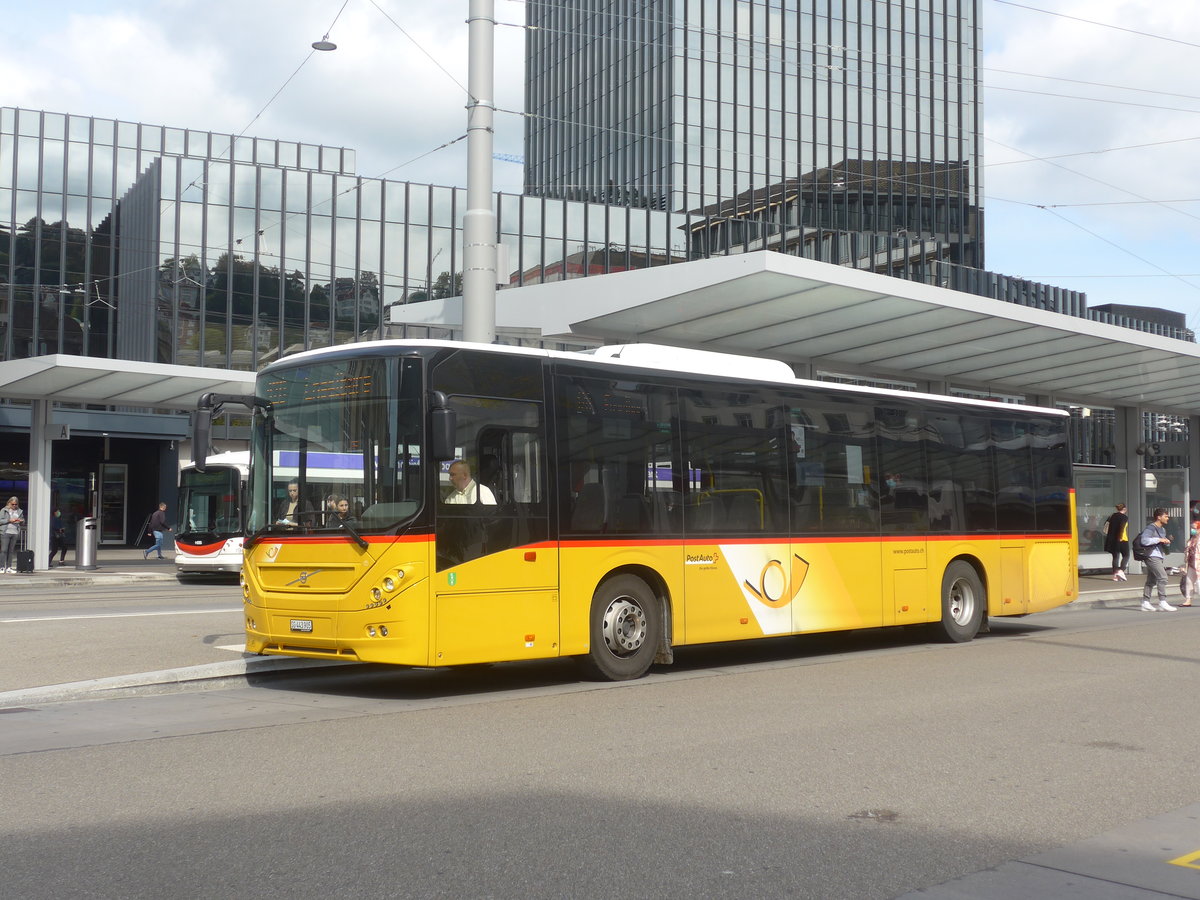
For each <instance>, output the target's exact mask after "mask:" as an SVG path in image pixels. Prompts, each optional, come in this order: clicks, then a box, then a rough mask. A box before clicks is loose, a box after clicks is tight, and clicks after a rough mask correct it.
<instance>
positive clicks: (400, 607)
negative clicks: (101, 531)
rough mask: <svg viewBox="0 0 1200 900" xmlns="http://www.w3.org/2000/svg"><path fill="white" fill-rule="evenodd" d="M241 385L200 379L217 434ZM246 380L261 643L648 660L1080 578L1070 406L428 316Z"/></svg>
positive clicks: (249, 544) (403, 654) (247, 574)
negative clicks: (414, 334) (509, 336)
mask: <svg viewBox="0 0 1200 900" xmlns="http://www.w3.org/2000/svg"><path fill="white" fill-rule="evenodd" d="M235 400H239V398H235V397H223V396H220V395H206V396H205V397H204V398H202V399H201V402H200V405H199V408H198V410H197V416H196V419H195V421H196V435H195V446H196V447H197V448H201V447H206V446H207V445H208V434H209V428H210V422H211V417H212V416H213V414H214V413H216V412H217V411H219V410H220V409H221V408H222V405H223V404H227V403H230V402H232V401H235ZM240 402H245V403H246V404H247V405H249V406H252V407H253V410H254V415H253V429H252V432H253V433H252V441H251V451H250V452H251V460H250V476H249V487H248V497H247V505H248V509H247V532H246V541H245V565H244V567H243V574H242V590H243V594H244V601H245V628H246V646H247V649H248V650H250V651H252V652H257V653H264V654H285V655H291V656H301V657H309V658H315V659H342V660H357V661H364V662H382V663H395V664H398V665H405V666H421V667H430V666H433V667H436V666H454V665H463V664H469V663H481V662H496V661H501V660H531V659H545V658H553V657H562V656H573V657H579V658H580V659H581V660H583V661H584V662H585V663H586V664H587V666H588V667H589V668H590V669H591V671H592V673H593V674H594V675H596V676H598V677H602V678H608V679H629V678H637V677H640V676H642V675H643V674H645V673H646V671H647V670H648V669H649V668H650V666H651V665H652V664H654V663H656V662H657V663H662V664H666V663H670V662H671V661H672V654H673V650H674V648H676V647H681V646H686V645H691V644H704V643H713V642H721V641H735V640H744V639H751V638H761V637H766V636H775V635H789V634H802V633H813V632H829V631H839V630H847V629H861V628H878V627H885V626H893V625H920V624H924V625H926V626H928V627H929V628H930V629H932V630H933V631H935V632H936V633H937V634H938V636H940V637H941V638H943V639H946V640H950V641H968V640H971V639H972V638H973V637H975V635H976V634H977V633H979V632H980V631H981V630H984V629H986V627H987V623H988V620H989V619H990V618H991V617H993V616H1020V615H1025V614H1028V613H1034V612H1038V611H1042V610H1047V609H1051V608H1053V607H1056V606H1059V605H1061V604H1064V603H1067V602H1069V601H1071V600H1074V599H1075V598H1076V596H1077V592H1078V576H1077V570H1076V541H1075V534H1074V522H1075V515H1074V502H1075V498H1074V492H1073V489H1072V486H1071V454H1070V451H1069V448H1068V446H1067V416H1066V415H1065V414H1064V413H1062V412H1060V411H1058V410H1053V409H1040V408H1035V407H1031V406H1019V405H1013V404H1001V403H992V402H986V401H976V400H965V399H955V398H949V397H944V396H933V395H927V394H919V393H910V392H904V391H889V390H878V389H869V388H863V387H854V386H847V385H839V384H831V383H826V382H815V381H802V380H797V379H796V378H794V377H793V373H792V371H791V369H790V368H789V367H788V366H787V365H786V364H784V363H781V362H777V361H773V360H762V359H754V358H744V357H737V356H729V355H724V354H716V353H710V352H706V351H689V350H681V349H677V348H667V347H658V346H653V345H645V344H629V345H622V346H618V347H603V348H599V349H597V350H594V351H591V352H588V353H569V352H554V351H547V350H536V349H529V348H519V347H503V346H494V345H493V346H488V345H476V344H469V343H459V342H450V341H416V340H413V341H404V342H399V341H396V342H393V341H377V342H369V343H362V344H354V345H349V346H342V347H334V348H329V349H324V350H313V351H308V352H304V353H300V354H297V355H294V356H290V357H287V358H285V359H283V360H280V361H279V362H277V363H274V364H272V365H270V366H268V367H267V368H265V369H264V370H263V371H262V372H261V373H260V375H259V377H258V381H257V388H256V393H255V395H254V397H253V399H251V400H246V399H245V398H241V400H240ZM197 455H199V450H197ZM197 465H198V466H203V460H201V459H199V458H198V459H197ZM331 472H332V473H334V474H333V475H332V476H331V474H330V473H331ZM289 484H290V485H291V489H292V491H293V492H294V493H296V494H297V495H298V496H297V501H298V502H296V503H295V504H294V505H293V506H292V507H291V508H292V510H293V515H291V516H290V517H283V516H281V515H280V509H281V506H282V505H284V504H286V503H287V502H288V497H289V494H288V488H289ZM331 498H336V501H337V503H333V502H331ZM335 506H340V507H341V512H340V513H339V512H335V511H334V507H335Z"/></svg>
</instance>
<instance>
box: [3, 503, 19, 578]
mask: <svg viewBox="0 0 1200 900" xmlns="http://www.w3.org/2000/svg"><path fill="white" fill-rule="evenodd" d="M24 524H25V513H24V511H23V510H22V509H21V506H20V501H19V500H18V499H17V498H16V497H9V498H8V503H6V504H5V505H4V508H3V509H0V571H3V572H4V573H5V574H6V575H15V574H16V571H17V570H16V567H15V566H14V565H13V563H14V561H15V560H14V559H13V557H14V556H16V554H17V548H18V546H20V544H19V542H20V538H21V526H22V525H24Z"/></svg>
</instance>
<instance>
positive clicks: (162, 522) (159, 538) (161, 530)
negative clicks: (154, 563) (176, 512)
mask: <svg viewBox="0 0 1200 900" xmlns="http://www.w3.org/2000/svg"><path fill="white" fill-rule="evenodd" d="M170 530H171V526H170V525H168V524H167V504H166V503H163V502H161V501H160V502H159V504H158V509H156V510H155V511H154V512H153V513H152V514H151V516H150V533H151V534H153V535H154V545H153V546H152V547H150V548H149V549H148V550H146V551H145V552H144V553H143V554H142V559H146V558H147V557H148V556H149V555H150V554H151V553H157V554H158V558H159V559H166V557H165V556H163V555H162V547H163V538H164V537H165V536H166V533H167V532H168V531H170Z"/></svg>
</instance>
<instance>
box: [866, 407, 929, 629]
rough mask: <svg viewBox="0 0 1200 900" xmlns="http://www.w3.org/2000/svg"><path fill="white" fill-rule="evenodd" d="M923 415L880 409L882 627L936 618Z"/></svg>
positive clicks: (877, 412)
mask: <svg viewBox="0 0 1200 900" xmlns="http://www.w3.org/2000/svg"><path fill="white" fill-rule="evenodd" d="M924 424H925V415H924V412H923V411H922V410H920V409H917V408H914V407H911V406H907V405H901V404H899V403H897V404H896V405H895V406H886V407H885V406H877V407H876V408H875V427H876V435H877V438H878V446H879V475H880V478H879V481H880V484H879V527H880V534H881V536H882V538H883V544H882V548H881V550H882V553H883V566H882V572H883V624H884V625H891V624H896V625H904V624H908V623H915V622H928V621H930V619H931V617H932V618H935V619H936V618H937V615H936V614H935V613H937V608H936V607H935V608H934V609H930V608H929V607H930V605H931V604H932V603H933V602H935V601H936V600H937V594H936V592H933V593H931V590H932V587H931V585H930V583H929V567H928V553H927V551H928V540H927V538H928V534H929V528H930V526H929V503H930V490H929V472H928V466H927V463H926V453H925V447H924V445H923V441H924V440H925V439H926V437H927V435H926V432H925V430H924V428H923V425H924Z"/></svg>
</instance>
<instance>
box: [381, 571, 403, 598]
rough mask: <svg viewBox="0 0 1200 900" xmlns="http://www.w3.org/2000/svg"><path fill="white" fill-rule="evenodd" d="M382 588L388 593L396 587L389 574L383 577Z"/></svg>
mask: <svg viewBox="0 0 1200 900" xmlns="http://www.w3.org/2000/svg"><path fill="white" fill-rule="evenodd" d="M400 577H401V578H403V577H404V576H403V575H401V576H400ZM383 589H384V590H385V591H387V592H388V593H389V594H390V593H391V592H392V591H394V590H395V589H396V582H395V580H394V579H393V578H392V576H391V575H389V576H388V577H387V578H385V579H383Z"/></svg>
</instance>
